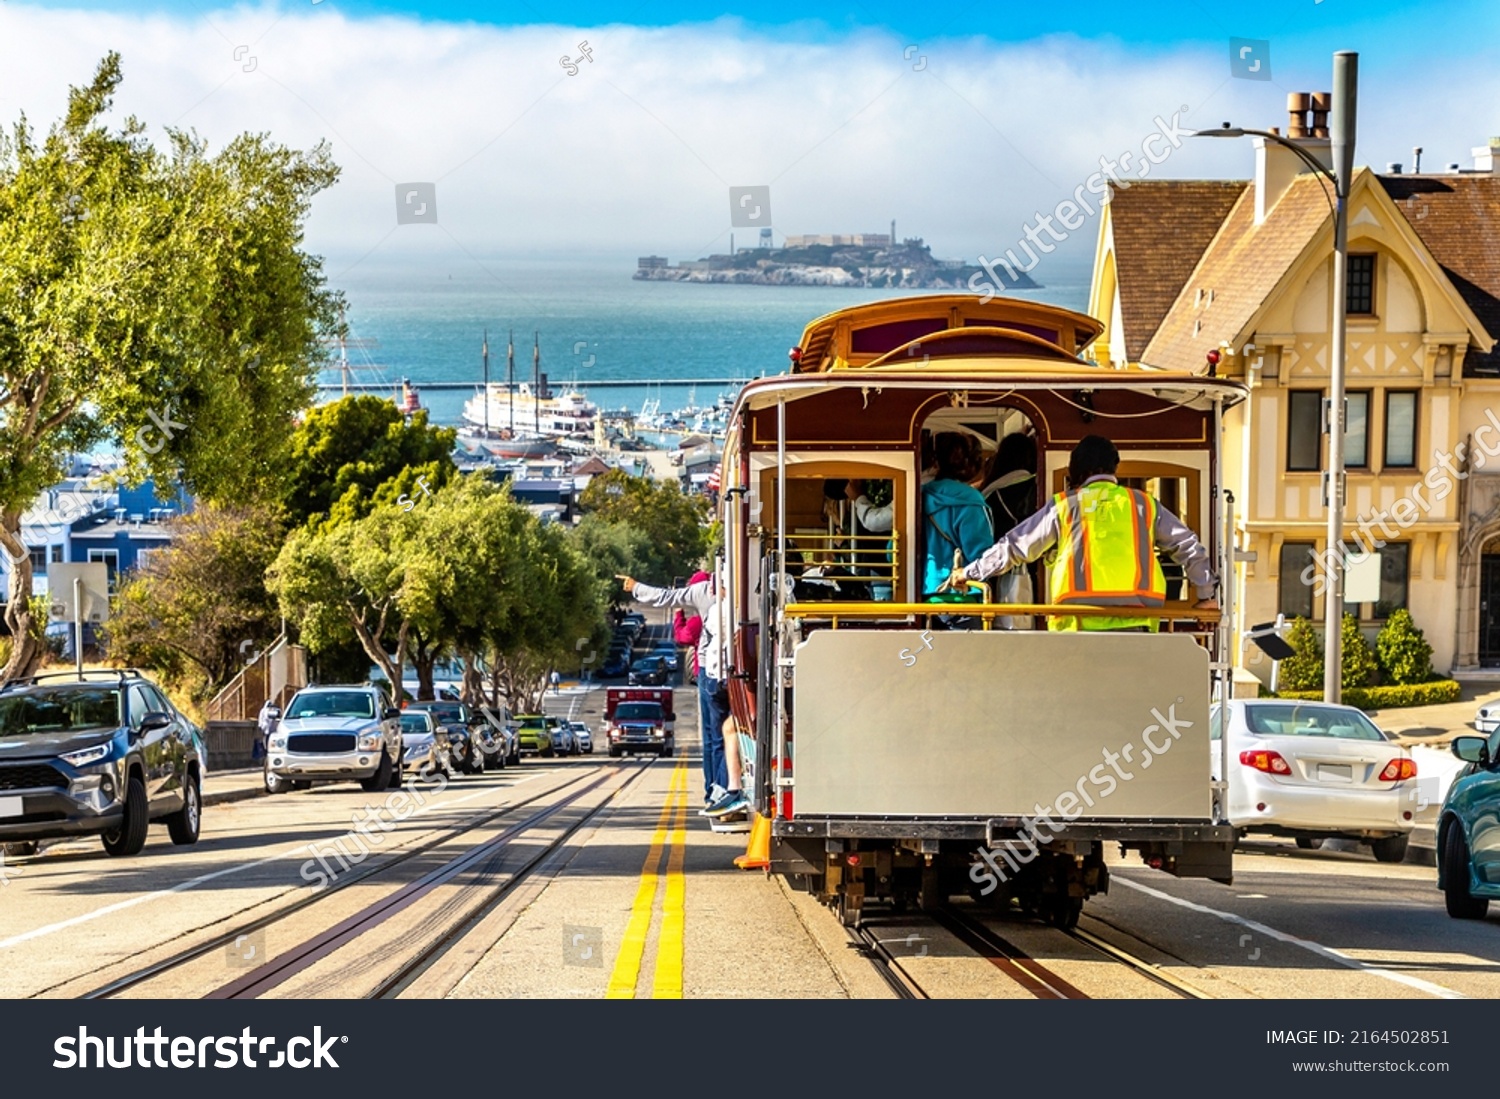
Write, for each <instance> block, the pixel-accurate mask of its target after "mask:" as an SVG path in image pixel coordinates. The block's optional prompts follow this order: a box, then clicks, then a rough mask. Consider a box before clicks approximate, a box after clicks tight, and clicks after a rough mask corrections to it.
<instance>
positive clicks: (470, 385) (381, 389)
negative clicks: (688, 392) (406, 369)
mask: <svg viewBox="0 0 1500 1099" xmlns="http://www.w3.org/2000/svg"><path fill="white" fill-rule="evenodd" d="M753 380H754V379H749V378H639V379H630V380H627V379H622V378H609V379H605V378H599V379H591V380H589V381H586V382H585V381H568V382H563V381H560V380H558V379H555V378H549V379H548V385H549V387H550V388H552V389H558V388H562V387H564V386H569V387H571V386H577V387H578V388H579V389H642V388H651V387H653V386H666V385H670V386H680V387H687V386H694V385H702V386H720V387H723V386H731V385H744V384H745V383H746V382H747V381H753ZM400 384H401V383H400V382H399V381H395V382H385V383H381V384H374V383H371V382H359V383H350V384H349V385H347V386H346V385H345V384H344V383H343V382H319V383H318V388H319V389H320V390H339V391H341V392H342V391H343V390H345V389H347V390H349V392H351V393H385V392H388V391H389V390H391V389H394V388H396V387H397V386H399V385H400ZM408 384H410V385H411V386H412V387H413V388H415V389H417V390H418V391H426V390H433V391H438V390H445V389H479V388H480V387H481V386H483V385H484V383H483V382H417V381H411V380H410V379H408ZM490 384H492V385H504V384H505V383H504V382H492V383H490Z"/></svg>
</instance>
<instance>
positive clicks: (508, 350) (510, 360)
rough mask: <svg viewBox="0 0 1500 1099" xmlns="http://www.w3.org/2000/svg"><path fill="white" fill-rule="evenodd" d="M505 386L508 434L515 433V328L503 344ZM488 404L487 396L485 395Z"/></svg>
mask: <svg viewBox="0 0 1500 1099" xmlns="http://www.w3.org/2000/svg"><path fill="white" fill-rule="evenodd" d="M505 386H506V392H507V393H508V394H509V395H510V434H511V438H515V434H516V330H515V329H514V328H512V329H511V330H510V342H509V343H508V344H506V346H505ZM485 402H486V405H488V402H489V397H488V396H486V397H485Z"/></svg>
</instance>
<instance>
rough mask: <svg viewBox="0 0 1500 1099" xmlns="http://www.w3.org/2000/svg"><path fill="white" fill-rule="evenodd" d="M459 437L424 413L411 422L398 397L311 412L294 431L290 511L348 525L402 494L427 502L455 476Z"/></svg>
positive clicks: (295, 519)
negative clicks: (430, 494)
mask: <svg viewBox="0 0 1500 1099" xmlns="http://www.w3.org/2000/svg"><path fill="white" fill-rule="evenodd" d="M456 437H457V433H456V432H455V431H453V429H451V428H440V427H433V426H431V425H430V424H429V423H428V422H427V413H426V411H425V410H423V411H421V412H418V413H416V414H415V415H413V416H412V418H411V422H410V423H408V422H407V420H406V417H405V416H404V415H403V413H402V412H401V410H400V409H398V408H397V407H396V406H395V404H394V403H393V402H391V401H388V400H386V399H385V398H383V397H376V396H372V395H368V394H362V395H359V396H355V397H345V398H343V399H342V400H338V401H333V402H331V403H330V404H325V405H322V406H320V407H318V408H314V409H311V410H310V411H309V412H308V413H307V416H306V417H305V418H304V419H303V421H302V423H301V424H300V425H298V427H297V429H296V430H295V431H294V432H292V438H291V460H290V464H289V466H288V469H287V470H286V473H285V479H284V484H285V497H284V499H285V502H286V507H287V512H288V515H289V517H290V519H291V521H292V523H293V524H295V525H301V524H303V523H305V522H307V521H309V520H311V519H314V518H315V517H316V518H323V519H327V520H328V521H329V522H331V523H344V522H349V521H351V520H354V519H359V518H362V517H364V516H365V515H368V514H369V513H370V512H371V511H372V510H373V509H375V508H376V507H378V506H380V505H381V504H396V503H400V502H401V499H402V497H405V498H406V500H407V501H408V502H410V501H415V502H416V503H421V502H422V501H423V500H425V499H427V498H428V495H427V494H428V493H431V492H436V491H437V490H438V489H440V488H442V487H443V486H444V485H446V484H447V483H448V482H449V481H450V480H452V479H453V476H454V473H455V468H454V465H453V457H452V452H453V443H454V439H455V438H456ZM424 481H425V487H424V485H423V484H422V483H421V482H424ZM403 506H404V505H403Z"/></svg>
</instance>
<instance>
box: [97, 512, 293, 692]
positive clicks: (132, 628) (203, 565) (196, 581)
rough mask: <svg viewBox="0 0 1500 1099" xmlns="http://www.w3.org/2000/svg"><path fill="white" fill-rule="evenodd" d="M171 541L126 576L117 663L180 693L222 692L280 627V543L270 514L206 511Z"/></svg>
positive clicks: (112, 624)
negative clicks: (275, 571)
mask: <svg viewBox="0 0 1500 1099" xmlns="http://www.w3.org/2000/svg"><path fill="white" fill-rule="evenodd" d="M171 530H172V543H171V545H169V546H167V547H166V548H165V549H162V550H159V551H157V552H156V553H154V554H153V555H152V556H151V558H150V560H149V562H148V563H147V564H145V565H144V566H142V567H141V568H139V569H137V570H135V571H134V572H132V573H131V574H130V575H129V578H128V579H127V580H126V582H125V583H124V584H123V585H122V586H121V588H120V596H119V600H118V602H117V604H116V606H115V608H114V610H113V611H112V612H111V615H110V620H109V623H108V625H107V629H106V634H107V637H108V641H109V652H110V656H111V657H113V658H115V659H116V660H119V661H121V662H123V663H125V664H132V665H138V666H142V667H150V668H154V669H156V670H158V671H160V672H161V673H162V675H163V677H164V678H165V679H166V681H167V682H168V684H170V685H172V686H174V687H177V686H182V685H184V684H185V683H186V681H187V680H189V679H190V678H192V677H193V673H194V672H196V673H197V678H198V679H199V681H200V682H201V683H202V684H203V685H205V686H207V687H218V686H221V685H222V684H224V683H225V682H227V681H228V680H230V679H231V678H233V677H234V674H235V673H236V672H237V671H238V670H239V669H240V667H241V666H242V665H243V664H245V663H246V657H247V652H246V650H247V649H251V648H253V649H255V650H259V649H263V648H265V646H266V643H267V642H268V641H269V639H270V638H271V637H273V636H274V635H275V634H276V632H277V630H278V628H279V622H278V620H277V613H276V601H275V600H274V599H273V598H272V597H271V595H270V594H269V593H268V592H267V591H266V587H265V574H266V569H267V568H268V567H269V566H270V564H271V562H272V561H273V560H275V558H276V552H277V548H278V547H279V545H280V543H281V531H282V527H281V522H280V520H279V518H278V517H277V515H276V514H275V513H274V512H273V511H272V510H271V509H270V508H268V507H264V506H260V507H248V506H247V507H216V506H213V505H205V506H202V507H199V508H197V509H196V510H194V511H192V512H189V513H188V514H187V515H184V516H183V517H182V518H180V519H177V520H174V521H173V523H172V524H171Z"/></svg>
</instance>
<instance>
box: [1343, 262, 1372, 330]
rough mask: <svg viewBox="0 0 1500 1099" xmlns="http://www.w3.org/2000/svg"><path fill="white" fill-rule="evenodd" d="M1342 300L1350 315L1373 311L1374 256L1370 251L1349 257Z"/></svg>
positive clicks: (1362, 314) (1366, 313) (1365, 314)
mask: <svg viewBox="0 0 1500 1099" xmlns="http://www.w3.org/2000/svg"><path fill="white" fill-rule="evenodd" d="M1344 290H1345V293H1344V301H1345V303H1346V306H1347V310H1348V312H1349V314H1350V315H1351V316H1369V315H1370V314H1371V313H1374V312H1375V257H1374V255H1373V254H1371V253H1368V252H1366V253H1364V254H1362V255H1354V256H1350V257H1349V267H1348V278H1347V279H1346V281H1345V283H1344Z"/></svg>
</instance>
